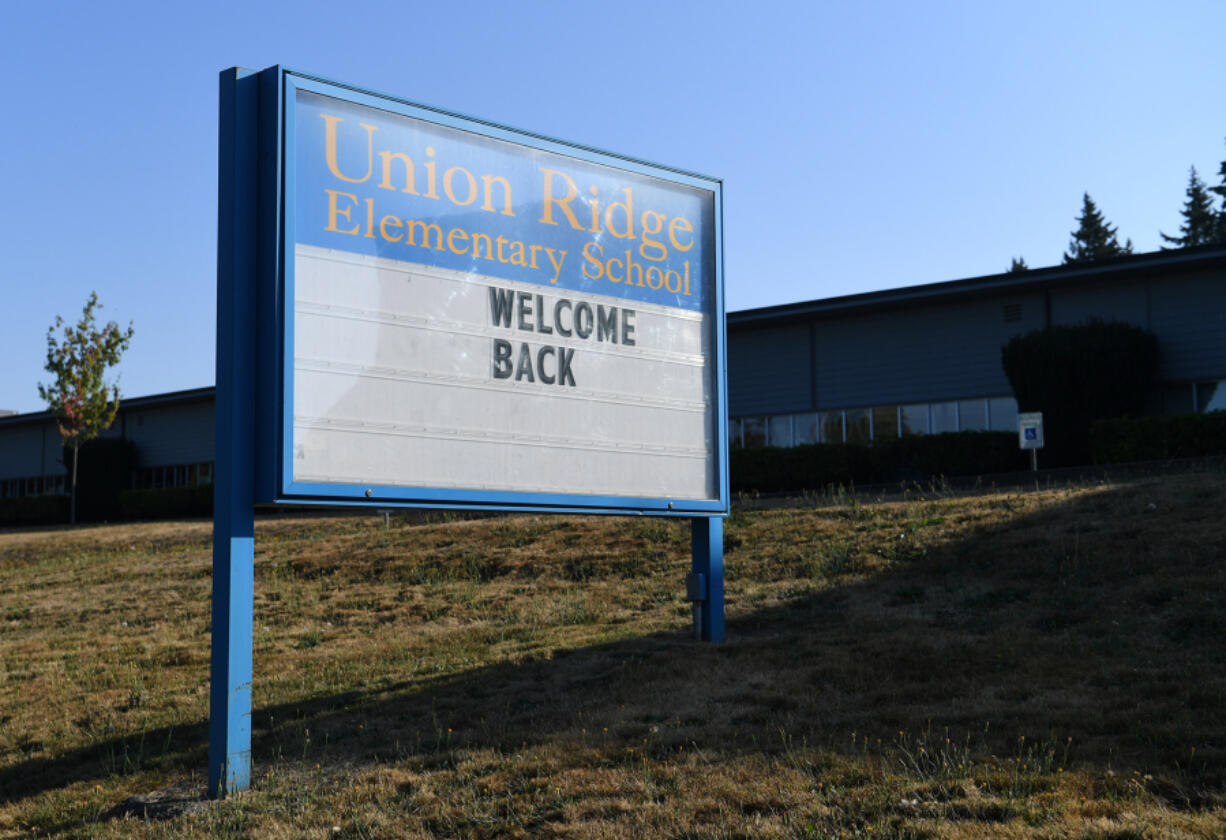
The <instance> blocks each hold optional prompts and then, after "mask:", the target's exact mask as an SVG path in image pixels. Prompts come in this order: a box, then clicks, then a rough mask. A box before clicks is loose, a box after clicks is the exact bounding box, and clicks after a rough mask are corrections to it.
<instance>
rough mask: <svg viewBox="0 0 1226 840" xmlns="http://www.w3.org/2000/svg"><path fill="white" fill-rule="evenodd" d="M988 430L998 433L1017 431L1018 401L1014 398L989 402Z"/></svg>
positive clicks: (994, 398) (997, 398)
mask: <svg viewBox="0 0 1226 840" xmlns="http://www.w3.org/2000/svg"><path fill="white" fill-rule="evenodd" d="M988 428H990V429H992V430H993V431H997V432H1016V431H1017V401H1016V400H1014V399H1013V398H1012V397H993V398H991V399H989V400H988Z"/></svg>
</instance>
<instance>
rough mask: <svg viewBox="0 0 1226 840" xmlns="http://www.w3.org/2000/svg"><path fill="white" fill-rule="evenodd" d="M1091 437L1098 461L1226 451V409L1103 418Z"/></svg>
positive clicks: (1208, 454) (1196, 455)
mask: <svg viewBox="0 0 1226 840" xmlns="http://www.w3.org/2000/svg"><path fill="white" fill-rule="evenodd" d="M1091 441H1092V446H1093V452H1094V463H1096V464H1115V463H1128V462H1131V461H1165V460H1169V459H1172V458H1203V457H1208V456H1212V455H1226V411H1211V412H1209V413H1208V414H1168V415H1162V416H1159V417H1138V418H1121V419H1118V420H1099V421H1098V422H1097V423H1095V424H1094V426H1093V429H1092V431H1091Z"/></svg>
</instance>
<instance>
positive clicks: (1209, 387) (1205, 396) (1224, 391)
mask: <svg viewBox="0 0 1226 840" xmlns="http://www.w3.org/2000/svg"><path fill="white" fill-rule="evenodd" d="M1223 386H1226V382H1197V383H1196V410H1197V411H1199V412H1202V413H1204V412H1206V411H1223V410H1226V387H1223Z"/></svg>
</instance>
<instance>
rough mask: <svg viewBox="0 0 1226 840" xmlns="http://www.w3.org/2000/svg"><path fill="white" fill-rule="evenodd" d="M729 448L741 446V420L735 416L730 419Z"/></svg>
mask: <svg viewBox="0 0 1226 840" xmlns="http://www.w3.org/2000/svg"><path fill="white" fill-rule="evenodd" d="M728 448H729V449H740V448H741V420H740V418H733V419H731V420H729V421H728Z"/></svg>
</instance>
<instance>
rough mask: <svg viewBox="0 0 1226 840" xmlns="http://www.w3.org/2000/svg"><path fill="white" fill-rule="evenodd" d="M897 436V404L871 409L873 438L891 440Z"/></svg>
mask: <svg viewBox="0 0 1226 840" xmlns="http://www.w3.org/2000/svg"><path fill="white" fill-rule="evenodd" d="M896 437H898V406H896V405H886V406H879V407H877V408H874V409H873V440H893V439H894V438H896Z"/></svg>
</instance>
